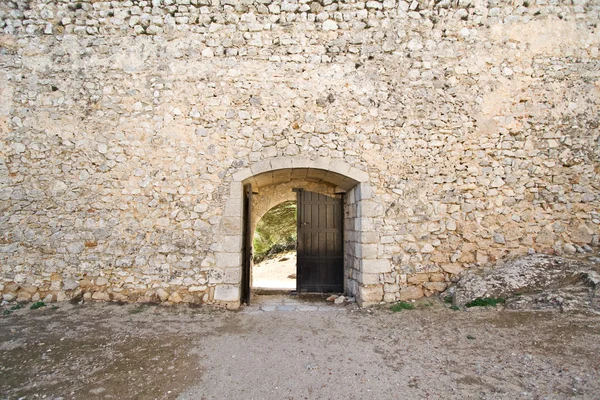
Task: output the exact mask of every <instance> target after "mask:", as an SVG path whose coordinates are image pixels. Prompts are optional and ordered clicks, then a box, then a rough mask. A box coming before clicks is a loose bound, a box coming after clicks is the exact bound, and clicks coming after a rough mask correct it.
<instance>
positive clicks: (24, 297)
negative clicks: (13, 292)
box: [17, 290, 31, 303]
mask: <svg viewBox="0 0 600 400" xmlns="http://www.w3.org/2000/svg"><path fill="white" fill-rule="evenodd" d="M17 301H18V302H19V303H25V302H28V301H31V293H29V292H26V291H23V290H21V291H19V293H17Z"/></svg>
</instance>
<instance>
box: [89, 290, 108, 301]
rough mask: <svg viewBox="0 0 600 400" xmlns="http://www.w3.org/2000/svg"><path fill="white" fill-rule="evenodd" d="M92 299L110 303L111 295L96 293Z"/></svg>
mask: <svg viewBox="0 0 600 400" xmlns="http://www.w3.org/2000/svg"><path fill="white" fill-rule="evenodd" d="M92 299H93V300H102V301H110V295H109V294H108V293H106V292H94V294H92Z"/></svg>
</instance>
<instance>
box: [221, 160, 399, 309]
mask: <svg viewBox="0 0 600 400" xmlns="http://www.w3.org/2000/svg"><path fill="white" fill-rule="evenodd" d="M248 183H251V184H252V185H253V188H257V189H258V193H260V190H261V188H267V187H273V186H277V185H300V186H299V187H302V186H305V187H306V188H307V190H310V189H308V187H314V185H321V188H322V187H323V186H326V187H327V188H328V190H331V191H332V192H333V193H338V194H343V196H344V253H345V255H344V270H345V272H344V273H345V281H346V285H345V290H346V294H348V295H351V296H356V299H357V301H358V303H359V304H360V305H367V304H372V303H374V302H379V301H380V300H381V298H382V297H383V285H382V284H381V283H380V279H379V275H380V274H381V273H386V272H390V271H391V262H390V260H389V259H384V258H379V253H378V251H377V242H378V239H379V236H378V233H377V232H374V231H373V218H374V217H376V216H380V215H382V210H381V206H380V205H379V203H378V202H377V201H376V200H375V199H374V198H373V195H372V191H371V186H370V184H369V175H368V173H366V172H365V171H362V170H360V169H358V168H355V167H353V166H351V165H350V164H348V163H346V162H344V161H342V160H339V159H331V158H316V159H310V158H304V157H278V158H273V159H268V160H263V161H260V162H258V163H255V164H253V165H251V166H250V167H248V168H244V169H242V170H240V171H237V172H235V173H234V174H233V175H232V181H231V183H230V188H229V198H228V199H227V201H226V203H225V208H224V212H223V217H222V220H221V225H220V229H219V235H220V237H219V239H220V240H219V241H218V243H219V245H218V246H217V248H215V253H216V268H217V269H219V270H221V271H222V272H223V276H224V279H223V283H221V284H218V285H217V286H216V287H215V292H214V298H215V300H217V301H219V302H223V303H227V304H228V305H229V306H231V307H235V306H236V305H239V303H240V293H241V292H240V288H241V276H242V263H243V259H242V257H243V256H242V248H243V246H242V241H243V226H242V225H243V223H242V219H243V186H244V185H245V184H248ZM267 210H268V208H267Z"/></svg>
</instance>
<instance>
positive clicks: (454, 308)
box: [450, 306, 460, 311]
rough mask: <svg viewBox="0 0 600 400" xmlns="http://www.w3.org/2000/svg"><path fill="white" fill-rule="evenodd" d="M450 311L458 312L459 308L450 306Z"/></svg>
mask: <svg viewBox="0 0 600 400" xmlns="http://www.w3.org/2000/svg"><path fill="white" fill-rule="evenodd" d="M450 309H451V310H453V311H460V307H459V306H450Z"/></svg>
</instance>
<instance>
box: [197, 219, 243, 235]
mask: <svg viewBox="0 0 600 400" xmlns="http://www.w3.org/2000/svg"><path fill="white" fill-rule="evenodd" d="M198 221H199V220H198ZM194 229H195V227H194ZM220 232H221V234H222V235H225V236H236V235H239V234H240V233H241V232H242V218H241V217H223V218H221V230H220Z"/></svg>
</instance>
